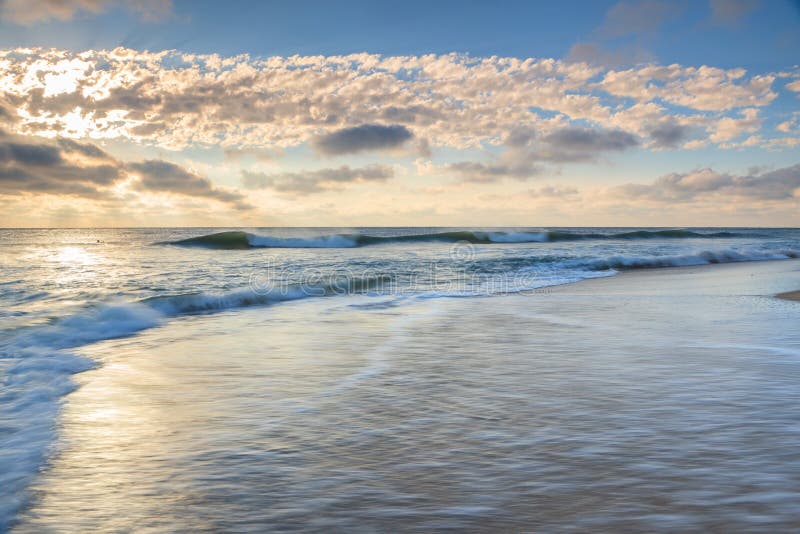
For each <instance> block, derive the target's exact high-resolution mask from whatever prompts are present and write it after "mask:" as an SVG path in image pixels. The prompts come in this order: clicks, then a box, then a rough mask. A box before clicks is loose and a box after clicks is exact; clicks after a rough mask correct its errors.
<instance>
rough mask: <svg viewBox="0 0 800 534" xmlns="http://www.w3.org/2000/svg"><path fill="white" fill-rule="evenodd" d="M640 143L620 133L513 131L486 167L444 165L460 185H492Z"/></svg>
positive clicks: (626, 134) (619, 131)
mask: <svg viewBox="0 0 800 534" xmlns="http://www.w3.org/2000/svg"><path fill="white" fill-rule="evenodd" d="M638 144H639V141H638V140H637V139H636V137H635V136H633V135H632V134H629V133H628V132H625V131H623V130H603V129H592V128H573V127H569V128H562V129H560V130H555V131H554V132H551V133H549V134H547V135H545V136H539V135H538V134H537V133H536V132H535V131H533V130H526V129H516V130H513V131H511V132H510V133H509V134H508V136H506V138H505V140H504V145H505V147H506V150H505V151H504V152H503V153H502V154H500V155H499V156H497V157H496V158H495V159H494V160H493V161H491V162H488V163H483V162H475V161H461V162H458V163H451V164H449V165H447V169H448V170H449V171H452V172H455V173H457V174H459V175H460V176H461V178H462V181H463V182H471V183H492V182H498V181H500V180H503V179H505V178H513V179H516V180H528V179H530V178H532V177H534V176H536V175H537V174H539V173H541V172H542V167H541V164H542V163H571V162H585V161H594V160H595V159H597V157H598V156H599V155H600V154H602V153H604V152H619V151H623V150H627V149H628V148H632V147H635V146H637V145H638Z"/></svg>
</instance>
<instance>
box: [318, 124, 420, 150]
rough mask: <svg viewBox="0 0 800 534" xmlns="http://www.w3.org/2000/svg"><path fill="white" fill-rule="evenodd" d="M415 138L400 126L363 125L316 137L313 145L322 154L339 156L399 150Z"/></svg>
mask: <svg viewBox="0 0 800 534" xmlns="http://www.w3.org/2000/svg"><path fill="white" fill-rule="evenodd" d="M413 136H414V135H413V134H412V133H411V132H410V131H409V130H408V128H406V127H405V126H402V125H399V124H395V125H390V126H382V125H380V124H363V125H361V126H355V127H353V128H343V129H341V130H337V131H335V132H331V133H328V134H325V135H321V136H318V137H315V138H314V139H313V140H312V141H311V143H312V145H313V146H314V148H315V149H316V150H317V151H318V152H320V153H322V154H325V155H328V156H338V155H340V154H354V153H356V152H364V151H368V150H385V149H388V148H398V147H400V146H402V145H403V144H404V143H405V142H406V141H408V140H409V139H411V138H412V137H413Z"/></svg>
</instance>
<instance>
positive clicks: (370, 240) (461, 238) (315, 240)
mask: <svg viewBox="0 0 800 534" xmlns="http://www.w3.org/2000/svg"><path fill="white" fill-rule="evenodd" d="M735 237H745V236H744V234H739V233H736V232H727V231H726V232H696V231H693V230H681V229H675V230H635V231H631V232H610V233H598V232H594V233H585V232H574V231H568V230H543V231H541V232H524V231H519V232H502V231H497V232H482V231H472V230H457V231H450V232H433V233H422V234H410V235H395V236H376V235H369V234H360V233H355V234H331V235H322V236H317V237H275V236H264V235H258V234H251V233H248V232H244V231H240V230H234V231H226V232H218V233H214V234H208V235H202V236H198V237H190V238H187V239H180V240H177V241H165V242H162V243H159V244H162V245H177V246H184V247H203V248H210V249H220V250H247V249H252V248H354V247H363V246H369V245H380V244H387V243H409V242H412V243H420V242H423V243H424V242H432V243H434V242H441V243H458V242H466V243H472V244H476V245H477V244H510V243H547V242H557V241H583V240H593V239H594V240H637V239H710V238H717V239H720V238H735ZM750 237H755V236H753V235H750Z"/></svg>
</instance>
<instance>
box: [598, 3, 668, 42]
mask: <svg viewBox="0 0 800 534" xmlns="http://www.w3.org/2000/svg"><path fill="white" fill-rule="evenodd" d="M680 13H681V8H680V7H679V6H678V5H676V4H675V3H673V2H659V1H657V0H642V1H638V2H637V1H624V0H623V1H621V2H618V3H617V4H615V5H614V6H613V7H612V8H611V9H610V10H609V11H608V13H606V19H605V22H604V23H603V25H602V26H601V27H600V30H599V34H600V35H602V36H605V37H621V36H624V35H630V34H639V35H643V34H653V33H655V32H656V31H658V29H659V28H660V27H661V26H662V25H663V24H664V23H666V22H668V21H670V20H673V19H675V18H677V17H678V15H680Z"/></svg>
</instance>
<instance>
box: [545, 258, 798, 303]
mask: <svg viewBox="0 0 800 534" xmlns="http://www.w3.org/2000/svg"><path fill="white" fill-rule="evenodd" d="M661 282H675V283H667V284H662V283H661ZM662 286H665V287H662ZM798 286H800V259H786V260H759V261H744V262H731V263H715V264H706V265H688V266H681V267H655V268H648V269H634V270H629V271H619V272H618V274H617V275H615V276H608V277H602V278H591V279H586V280H580V281H578V282H574V283H571V284H564V285H558V286H551V287H544V288H541V289H540V291H541V290H544V291H542V292H546V293H550V294H563V295H568V294H581V295H583V294H597V295H599V294H604V293H607V294H608V293H611V294H619V293H637V294H640V295H642V294H649V295H656V294H664V290H665V289H667V288H669V290H668V291H667V293H670V292H672V293H673V294H674V292H675V291H676V289H677V292H678V293H679V294H697V293H698V292H702V293H711V294H725V295H739V296H759V297H769V298H779V299H782V300H793V301H798V302H800V290H797V287H798Z"/></svg>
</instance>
